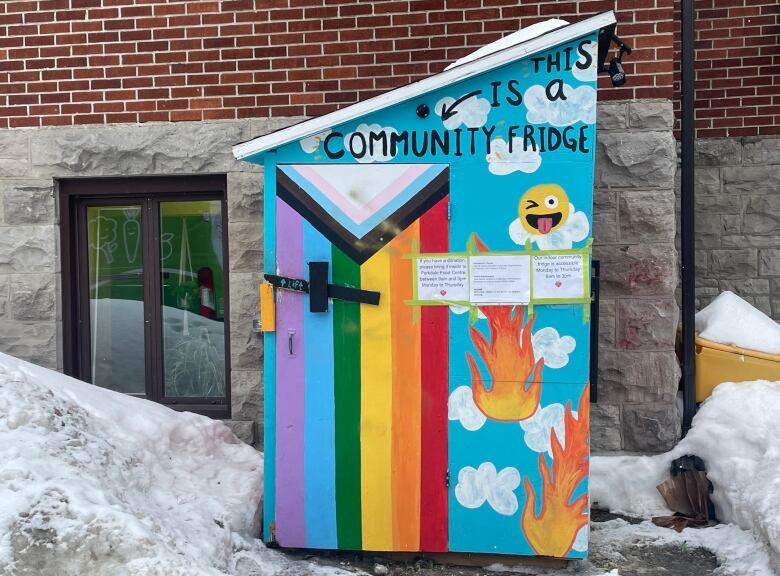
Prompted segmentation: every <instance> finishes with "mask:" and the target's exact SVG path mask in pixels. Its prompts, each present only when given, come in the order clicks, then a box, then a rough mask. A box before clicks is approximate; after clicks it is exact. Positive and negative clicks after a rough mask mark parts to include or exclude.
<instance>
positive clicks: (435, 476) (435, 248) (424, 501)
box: [420, 197, 449, 552]
mask: <svg viewBox="0 0 780 576" xmlns="http://www.w3.org/2000/svg"><path fill="white" fill-rule="evenodd" d="M448 202H449V197H445V198H443V199H442V200H441V201H440V202H439V203H438V204H436V206H434V207H433V208H431V209H430V210H428V212H426V213H425V214H424V215H423V216H422V217H421V218H420V252H423V253H424V252H447V251H448V250H449V222H448V221H447V203H448ZM420 330H421V346H422V354H421V355H420V356H421V358H420V371H421V380H422V406H421V412H422V426H421V434H422V445H421V450H420V452H421V453H420V458H421V461H422V462H421V464H422V466H421V470H420V476H421V478H420V550H421V551H423V552H446V551H447V547H448V546H447V485H446V483H445V479H446V475H447V395H448V386H449V382H448V380H449V367H448V354H449V308H447V307H446V306H422V307H421V311H420Z"/></svg>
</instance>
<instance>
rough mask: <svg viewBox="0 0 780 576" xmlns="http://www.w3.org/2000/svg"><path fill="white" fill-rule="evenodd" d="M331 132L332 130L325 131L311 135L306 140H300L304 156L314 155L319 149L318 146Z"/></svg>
mask: <svg viewBox="0 0 780 576" xmlns="http://www.w3.org/2000/svg"><path fill="white" fill-rule="evenodd" d="M331 132H332V130H326V131H325V132H320V133H319V134H313V135H311V136H309V137H307V138H303V139H302V140H301V149H302V150H303V151H304V152H306V154H314V153H315V152H317V151H318V150H319V149H320V145H321V144H322V142H323V141H324V140H325V138H327V137H328V134H330V133H331Z"/></svg>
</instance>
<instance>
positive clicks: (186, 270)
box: [160, 200, 225, 398]
mask: <svg viewBox="0 0 780 576" xmlns="http://www.w3.org/2000/svg"><path fill="white" fill-rule="evenodd" d="M222 254H223V252H222V203H221V202H220V201H219V200H200V201H183V202H180V201H171V202H160V260H161V285H162V298H161V300H162V320H163V322H162V324H163V325H162V337H163V365H164V374H163V385H164V394H163V395H164V396H165V397H166V398H181V397H195V398H211V397H223V396H225V325H224V317H225V310H224V284H223V282H224V274H223V261H222Z"/></svg>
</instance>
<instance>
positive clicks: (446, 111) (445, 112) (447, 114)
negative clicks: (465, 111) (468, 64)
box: [441, 90, 482, 122]
mask: <svg viewBox="0 0 780 576" xmlns="http://www.w3.org/2000/svg"><path fill="white" fill-rule="evenodd" d="M480 94H482V90H474V91H473V92H469V93H468V94H464V95H463V96H461V97H460V98H458V99H457V100H455V102H453V103H452V104H450V105H449V107H447V104H446V103H444V104H442V105H441V120H442V122H444V121H446V120H449V119H450V118H452V117H453V116H455V114H457V113H458V111H457V110H455V107H456V106H457V105H458V104H460V103H461V102H464V101H466V100H468V99H469V98H471V97H472V96H479V95H480Z"/></svg>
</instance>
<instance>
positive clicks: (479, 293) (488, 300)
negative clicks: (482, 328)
mask: <svg viewBox="0 0 780 576" xmlns="http://www.w3.org/2000/svg"><path fill="white" fill-rule="evenodd" d="M530 268H531V259H530V257H529V256H513V255H492V256H490V255H486V256H471V257H470V258H469V272H470V274H471V282H470V294H469V300H470V301H471V303H472V304H527V303H528V302H529V300H530V296H531V270H530Z"/></svg>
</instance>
